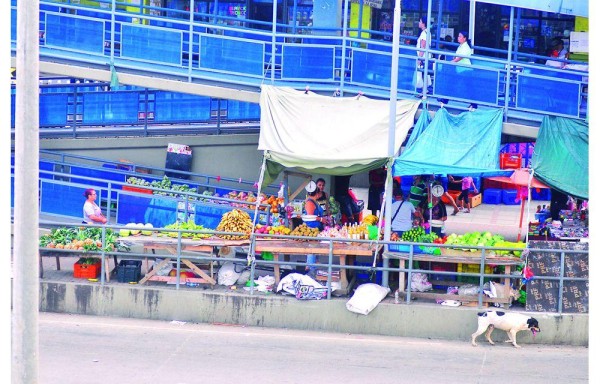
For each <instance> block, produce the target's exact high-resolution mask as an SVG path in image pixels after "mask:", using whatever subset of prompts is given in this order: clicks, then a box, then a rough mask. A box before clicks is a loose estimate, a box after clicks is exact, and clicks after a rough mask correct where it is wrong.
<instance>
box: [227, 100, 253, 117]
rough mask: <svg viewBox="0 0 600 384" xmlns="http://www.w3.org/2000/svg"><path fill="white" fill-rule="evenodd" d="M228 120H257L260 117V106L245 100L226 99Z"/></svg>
mask: <svg viewBox="0 0 600 384" xmlns="http://www.w3.org/2000/svg"><path fill="white" fill-rule="evenodd" d="M227 119H228V120H257V119H260V106H259V105H258V104H256V103H248V102H245V101H237V100H228V101H227Z"/></svg>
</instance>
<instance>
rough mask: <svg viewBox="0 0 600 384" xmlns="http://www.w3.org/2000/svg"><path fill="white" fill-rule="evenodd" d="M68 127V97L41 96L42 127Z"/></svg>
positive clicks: (64, 95) (56, 95) (57, 95)
mask: <svg viewBox="0 0 600 384" xmlns="http://www.w3.org/2000/svg"><path fill="white" fill-rule="evenodd" d="M65 125H67V95H66V94H43V95H40V127H57V126H60V127H64V126H65Z"/></svg>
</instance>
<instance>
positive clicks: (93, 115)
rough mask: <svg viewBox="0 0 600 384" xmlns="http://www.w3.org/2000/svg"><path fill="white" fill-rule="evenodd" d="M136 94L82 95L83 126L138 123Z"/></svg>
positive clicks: (137, 96)
mask: <svg viewBox="0 0 600 384" xmlns="http://www.w3.org/2000/svg"><path fill="white" fill-rule="evenodd" d="M138 100H139V95H138V92H94V93H85V94H84V95H83V124H101V125H110V124H134V123H137V122H138V109H139V101H138Z"/></svg>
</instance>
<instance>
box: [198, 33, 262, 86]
mask: <svg viewBox="0 0 600 384" xmlns="http://www.w3.org/2000/svg"><path fill="white" fill-rule="evenodd" d="M263 57H264V45H263V44H262V43H253V42H251V41H242V40H231V39H226V38H222V37H212V36H202V37H201V39H200V68H207V69H215V70H220V71H226V72H235V73H247V74H251V75H258V76H262V74H263Z"/></svg>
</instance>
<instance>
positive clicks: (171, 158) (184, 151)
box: [165, 143, 192, 180]
mask: <svg viewBox="0 0 600 384" xmlns="http://www.w3.org/2000/svg"><path fill="white" fill-rule="evenodd" d="M165 168H167V169H169V170H176V171H185V172H191V170H192V150H191V149H190V147H189V146H187V145H183V144H173V143H169V145H168V146H167V160H166V162H165ZM165 175H166V176H167V177H171V178H176V179H185V180H187V179H189V178H190V175H187V174H184V173H179V172H171V171H166V172H165Z"/></svg>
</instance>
